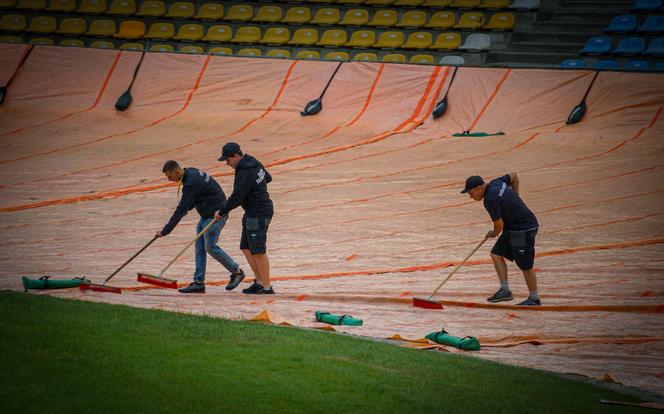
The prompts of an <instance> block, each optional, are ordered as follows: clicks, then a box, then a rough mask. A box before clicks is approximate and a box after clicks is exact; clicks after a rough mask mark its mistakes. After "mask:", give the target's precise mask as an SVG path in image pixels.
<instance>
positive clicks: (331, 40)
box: [316, 29, 348, 47]
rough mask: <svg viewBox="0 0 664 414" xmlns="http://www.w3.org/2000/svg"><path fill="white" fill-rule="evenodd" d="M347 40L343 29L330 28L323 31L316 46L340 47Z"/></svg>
mask: <svg viewBox="0 0 664 414" xmlns="http://www.w3.org/2000/svg"><path fill="white" fill-rule="evenodd" d="M347 41H348V36H347V35H346V31H345V30H339V29H331V30H326V31H324V32H323V35H322V36H321V38H320V41H319V42H318V43H316V44H317V45H318V46H329V47H341V46H343V45H345V44H346V42H347Z"/></svg>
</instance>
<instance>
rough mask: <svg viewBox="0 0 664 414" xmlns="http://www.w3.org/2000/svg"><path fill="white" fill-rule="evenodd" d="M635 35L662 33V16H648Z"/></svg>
mask: <svg viewBox="0 0 664 414" xmlns="http://www.w3.org/2000/svg"><path fill="white" fill-rule="evenodd" d="M636 32H637V33H657V34H659V33H664V16H648V18H647V19H646V21H645V22H643V24H642V25H641V27H639V29H638V30H637V31H636Z"/></svg>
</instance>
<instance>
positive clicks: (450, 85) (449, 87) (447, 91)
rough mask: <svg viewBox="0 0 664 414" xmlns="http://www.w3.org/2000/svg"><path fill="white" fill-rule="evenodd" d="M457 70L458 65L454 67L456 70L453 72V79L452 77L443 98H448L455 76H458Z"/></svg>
mask: <svg viewBox="0 0 664 414" xmlns="http://www.w3.org/2000/svg"><path fill="white" fill-rule="evenodd" d="M457 70H459V67H458V66H457V67H456V68H454V72H452V79H450V84H449V85H447V90H446V91H445V96H444V97H443V99H447V94H448V93H450V89H452V83H453V82H454V77H455V76H456V73H457Z"/></svg>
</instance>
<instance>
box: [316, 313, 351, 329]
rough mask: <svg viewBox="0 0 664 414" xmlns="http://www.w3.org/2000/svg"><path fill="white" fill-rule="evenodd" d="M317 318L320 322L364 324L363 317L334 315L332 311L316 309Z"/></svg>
mask: <svg viewBox="0 0 664 414" xmlns="http://www.w3.org/2000/svg"><path fill="white" fill-rule="evenodd" d="M314 315H316V320H317V321H318V322H325V323H329V324H330V325H350V326H362V319H357V318H353V317H352V316H350V315H341V316H339V315H333V314H331V313H330V312H320V311H316V312H315V313H314Z"/></svg>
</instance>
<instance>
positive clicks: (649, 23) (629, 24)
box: [604, 14, 664, 34]
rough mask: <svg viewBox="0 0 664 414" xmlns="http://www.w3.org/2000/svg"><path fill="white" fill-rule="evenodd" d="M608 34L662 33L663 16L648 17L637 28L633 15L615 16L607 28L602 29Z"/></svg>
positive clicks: (636, 21)
mask: <svg viewBox="0 0 664 414" xmlns="http://www.w3.org/2000/svg"><path fill="white" fill-rule="evenodd" d="M604 33H608V34H630V33H644V34H646V33H656V34H659V33H664V16H662V15H657V16H648V17H646V19H645V20H644V22H643V24H642V25H641V26H639V19H638V17H637V16H636V15H634V14H625V15H622V16H616V17H614V18H613V19H612V20H611V23H610V24H609V26H608V27H607V28H606V29H604Z"/></svg>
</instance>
